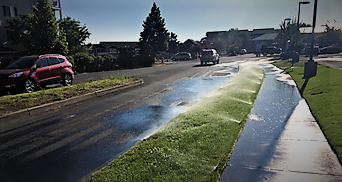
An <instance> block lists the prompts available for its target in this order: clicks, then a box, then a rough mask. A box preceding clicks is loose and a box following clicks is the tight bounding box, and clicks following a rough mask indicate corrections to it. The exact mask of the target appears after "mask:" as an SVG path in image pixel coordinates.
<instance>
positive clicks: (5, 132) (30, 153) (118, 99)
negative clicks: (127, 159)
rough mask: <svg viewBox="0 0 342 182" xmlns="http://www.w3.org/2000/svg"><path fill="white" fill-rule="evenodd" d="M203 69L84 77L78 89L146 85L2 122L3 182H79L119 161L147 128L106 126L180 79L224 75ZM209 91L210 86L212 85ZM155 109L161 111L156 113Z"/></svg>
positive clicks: (186, 64) (177, 67)
mask: <svg viewBox="0 0 342 182" xmlns="http://www.w3.org/2000/svg"><path fill="white" fill-rule="evenodd" d="M254 58H255V57H254V55H243V56H236V57H228V58H227V57H222V58H221V59H220V62H226V63H227V62H234V61H241V60H246V59H254ZM221 69H222V68H220V67H218V66H212V65H207V66H201V65H199V60H193V61H180V62H175V63H172V64H168V65H163V66H155V67H151V68H140V69H128V70H119V71H109V72H98V73H88V74H81V75H77V76H76V77H75V80H74V83H79V82H82V81H84V82H86V81H89V80H90V79H91V78H92V79H94V80H96V79H100V78H103V77H108V76H113V75H117V76H120V75H123V74H125V75H129V76H132V77H140V78H142V79H143V80H144V84H143V85H140V86H137V87H134V88H128V89H125V90H120V91H117V92H115V93H113V94H109V95H106V96H102V97H98V98H96V99H92V100H86V101H83V102H80V103H77V104H75V105H70V106H66V107H64V108H56V110H54V111H50V112H46V113H40V114H39V115H30V116H27V117H25V118H16V119H11V120H6V118H4V119H2V121H0V141H1V145H0V181H11V182H12V181H13V182H16V181H35V182H39V181H59V182H61V181H79V180H81V179H84V178H85V177H87V176H89V175H90V174H91V173H92V172H94V171H96V170H98V169H99V168H101V167H102V166H103V165H105V164H106V163H107V162H109V161H110V160H112V159H114V158H116V157H118V156H119V155H120V154H122V153H123V152H125V151H126V150H128V149H129V148H130V147H131V146H133V145H134V144H135V143H136V142H138V141H135V140H132V139H133V138H134V137H136V136H137V135H140V134H142V133H144V132H145V130H148V129H149V128H148V127H146V126H144V125H137V126H136V127H135V128H133V129H132V128H130V129H128V128H125V125H124V123H120V122H119V123H114V122H111V121H110V120H108V118H110V117H112V116H113V115H115V114H116V113H119V112H123V111H128V110H132V109H135V108H138V107H141V106H143V105H146V104H148V103H151V102H155V100H156V99H158V98H159V96H160V95H161V94H162V93H164V92H167V90H165V88H166V87H167V85H168V84H170V83H173V82H174V81H176V80H180V79H182V78H189V77H192V78H196V77H206V76H210V75H212V74H214V72H215V71H218V70H221ZM208 86H210V85H208ZM152 109H158V108H157V107H156V108H152Z"/></svg>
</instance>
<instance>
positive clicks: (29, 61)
mask: <svg viewBox="0 0 342 182" xmlns="http://www.w3.org/2000/svg"><path fill="white" fill-rule="evenodd" d="M36 60H37V58H32V57H31V58H19V59H17V60H16V61H14V62H13V63H12V64H10V65H9V66H7V67H6V68H5V69H25V68H30V67H32V66H33V64H34V63H35V62H36Z"/></svg>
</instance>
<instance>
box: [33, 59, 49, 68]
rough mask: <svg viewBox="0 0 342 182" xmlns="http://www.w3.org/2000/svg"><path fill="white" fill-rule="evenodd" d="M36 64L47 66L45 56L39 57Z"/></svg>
mask: <svg viewBox="0 0 342 182" xmlns="http://www.w3.org/2000/svg"><path fill="white" fill-rule="evenodd" d="M36 65H41V66H42V67H46V66H49V63H48V59H47V58H42V59H39V60H38V61H37V63H36Z"/></svg>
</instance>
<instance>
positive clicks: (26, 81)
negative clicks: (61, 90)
mask: <svg viewBox="0 0 342 182" xmlns="http://www.w3.org/2000/svg"><path fill="white" fill-rule="evenodd" d="M73 78H74V72H73V70H72V64H71V63H70V62H69V61H68V60H67V59H66V57H65V56H62V55H52V54H50V55H41V56H26V57H21V58H19V59H17V60H16V61H14V62H13V63H12V64H10V65H9V66H7V67H6V68H4V69H2V70H0V89H1V90H9V91H15V92H18V91H19V92H20V91H24V92H33V91H35V90H36V89H37V87H38V86H41V87H45V86H46V85H48V84H52V83H61V84H63V85H64V86H67V85H71V84H72V80H73Z"/></svg>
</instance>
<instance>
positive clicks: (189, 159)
mask: <svg viewBox="0 0 342 182" xmlns="http://www.w3.org/2000/svg"><path fill="white" fill-rule="evenodd" d="M263 79H264V73H263V70H262V69H261V68H260V67H259V66H258V65H255V64H244V65H242V67H241V70H240V73H239V74H238V75H237V76H236V77H235V78H233V79H232V80H231V81H230V82H229V83H228V84H227V85H225V86H224V87H222V88H220V89H219V90H217V91H216V92H214V93H213V94H211V95H210V96H208V97H206V98H205V99H203V100H202V101H200V102H198V103H196V104H195V105H194V106H192V107H191V108H190V109H189V110H187V111H186V112H184V113H182V114H180V115H178V116H177V117H176V118H174V119H173V120H171V121H169V122H168V123H166V124H164V125H163V126H162V127H161V128H160V129H159V130H158V131H157V132H156V133H154V134H152V135H151V136H150V137H148V138H147V139H144V140H142V141H140V142H139V143H138V144H136V145H135V146H134V147H132V148H131V149H130V150H129V151H127V152H126V153H124V154H123V155H121V156H120V157H119V158H117V159H115V160H114V161H112V162H111V163H110V164H108V165H107V166H106V167H104V168H103V169H101V170H99V171H97V172H95V173H94V174H93V175H92V176H91V177H90V178H89V179H87V180H85V181H101V182H103V181H182V182H183V181H213V182H214V181H217V180H218V178H219V176H220V174H221V172H222V171H223V169H224V167H225V165H226V163H227V161H228V160H229V158H230V155H231V153H232V151H233V148H234V146H235V143H236V141H237V139H238V137H239V134H240V131H241V130H242V128H243V127H244V124H245V122H246V120H247V117H248V115H249V113H250V111H251V109H252V107H253V103H254V101H255V99H256V97H257V94H258V92H259V89H260V87H261V84H262V81H263Z"/></svg>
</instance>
